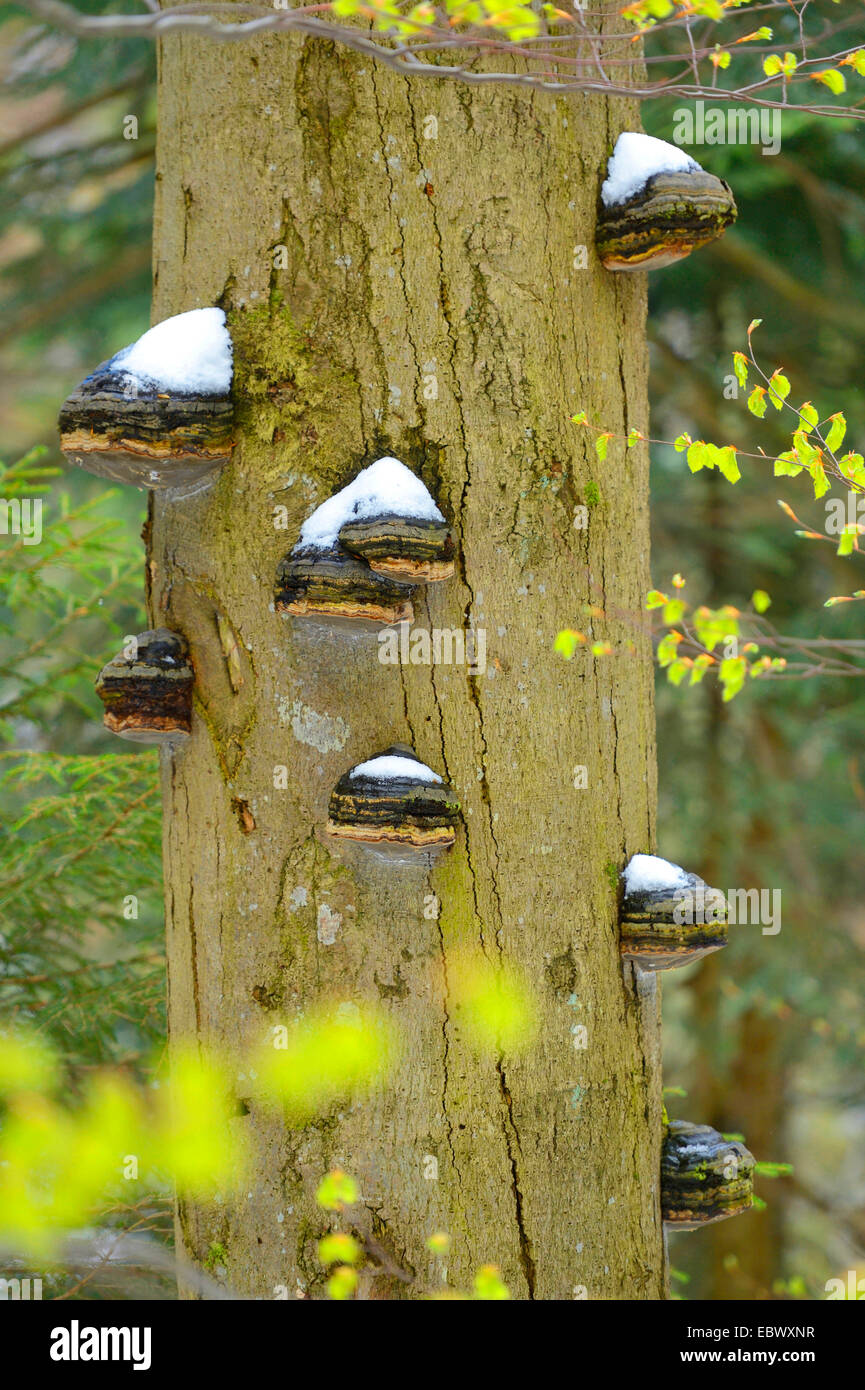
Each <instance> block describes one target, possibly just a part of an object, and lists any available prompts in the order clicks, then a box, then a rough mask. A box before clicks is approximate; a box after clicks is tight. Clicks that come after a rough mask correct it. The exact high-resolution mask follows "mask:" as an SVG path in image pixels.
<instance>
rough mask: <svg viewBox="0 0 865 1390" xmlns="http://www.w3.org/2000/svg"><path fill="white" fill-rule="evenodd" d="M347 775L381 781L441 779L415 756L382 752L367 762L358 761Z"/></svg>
mask: <svg viewBox="0 0 865 1390" xmlns="http://www.w3.org/2000/svg"><path fill="white" fill-rule="evenodd" d="M348 775H349V777H351V778H355V777H374V778H376V780H377V781H381V782H396V781H401V780H402V779H407V780H408V781H410V782H440V781H441V780H442V779H441V778H440V777H439V775H438V773H437V772H433V770H432V768H431V767H427V765H426V763H421V762H418V761H417V760H416V759H415V758H401V757H400V756H399V755H398V754H394V753H391V754H384V753H383V754H382V755H381V756H380V757H378V758H370V760H369V762H366V763H358V764H357V766H356V767H353V768H352V769H351V772H350V773H349V774H348Z"/></svg>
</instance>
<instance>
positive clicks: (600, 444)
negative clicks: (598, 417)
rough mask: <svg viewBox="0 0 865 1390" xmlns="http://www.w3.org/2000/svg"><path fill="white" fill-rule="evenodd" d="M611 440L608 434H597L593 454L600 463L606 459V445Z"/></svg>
mask: <svg viewBox="0 0 865 1390" xmlns="http://www.w3.org/2000/svg"><path fill="white" fill-rule="evenodd" d="M611 439H612V435H610V434H599V435H598V437H597V439H596V440H595V452H596V453H597V455H598V458H599V459H600V460H601V462H602V463H603V461H604V459H605V458H606V457H607V444H608V443H609V441H610V440H611Z"/></svg>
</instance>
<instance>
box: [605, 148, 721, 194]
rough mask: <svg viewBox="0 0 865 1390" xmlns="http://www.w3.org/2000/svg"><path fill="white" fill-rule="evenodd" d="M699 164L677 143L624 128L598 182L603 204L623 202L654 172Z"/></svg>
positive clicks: (672, 171) (683, 169) (676, 170)
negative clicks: (603, 178)
mask: <svg viewBox="0 0 865 1390" xmlns="http://www.w3.org/2000/svg"><path fill="white" fill-rule="evenodd" d="M700 168H701V166H700V165H699V164H698V163H697V161H696V159H692V158H691V156H690V155H689V154H685V151H684V150H680V149H679V147H678V146H677V145H668V144H667V141H666V140H656V139H655V137H654V135H641V134H639V133H638V132H637V131H633V130H626V131H625V132H624V133H623V134H622V135H620V136H619V138H618V140H617V141H616V148H615V149H614V150H613V153H612V155H611V156H610V162H609V164H608V165H607V177H606V179H605V180H604V182H603V184H602V185H601V200H602V202H603V204H604V207H607V208H611V207H614V206H615V205H616V204H617V203H625V202H627V200H628V199H629V198H632V197H633V196H634V194H635V193H639V191H640V189H641V188H645V186H646V184H647V183H648V181H649V179H650V178H652V176H653V175H654V174H679V173H687V172H689V171H690V172H693V171H694V170H699V169H700Z"/></svg>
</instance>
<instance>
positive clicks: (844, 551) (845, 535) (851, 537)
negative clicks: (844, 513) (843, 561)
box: [836, 526, 859, 555]
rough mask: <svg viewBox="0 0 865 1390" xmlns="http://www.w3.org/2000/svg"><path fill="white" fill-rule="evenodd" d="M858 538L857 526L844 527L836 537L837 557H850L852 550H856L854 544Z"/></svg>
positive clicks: (856, 546)
mask: <svg viewBox="0 0 865 1390" xmlns="http://www.w3.org/2000/svg"><path fill="white" fill-rule="evenodd" d="M858 538H859V527H858V526H845V527H844V530H843V531H842V532H841V535H840V536H839V537H838V550H837V552H836V553H837V554H838V555H852V554H853V551H854V550H858V548H859V547H858V545H857V544H856V542H857V540H858Z"/></svg>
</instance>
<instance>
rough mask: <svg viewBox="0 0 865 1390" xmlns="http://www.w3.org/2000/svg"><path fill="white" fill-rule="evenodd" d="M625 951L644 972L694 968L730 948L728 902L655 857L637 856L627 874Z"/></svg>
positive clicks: (623, 919)
mask: <svg viewBox="0 0 865 1390" xmlns="http://www.w3.org/2000/svg"><path fill="white" fill-rule="evenodd" d="M622 882H623V885H624V893H623V897H622V906H621V911H620V914H619V925H620V929H621V946H620V949H621V953H622V956H623V957H624V958H625V960H631V961H634V962H636V964H637V965H639V966H641V967H642V969H643V970H672V969H673V968H674V967H675V966H677V965H690V963H691V961H694V960H699V959H700V957H701V956H705V955H708V954H709V952H710V951H719V950H720V949H721V947H722V946H726V944H727V900H726V898H725V896H724V894H723V893H722V892H721V891H720V889H718V888H707V887H706V885H705V883H704V882H703V880H702V879H701V878H698V877H697V875H696V874H690V873H687V872H686V870H685V869H680V868H679V866H678V865H677V864H670V863H668V861H667V860H666V859H660V858H658V856H657V855H654V854H635V855H634V856H633V858H632V859H631V860H630V862H629V863H628V866H627V868H626V869H625V871H624V873H623V874H622Z"/></svg>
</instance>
